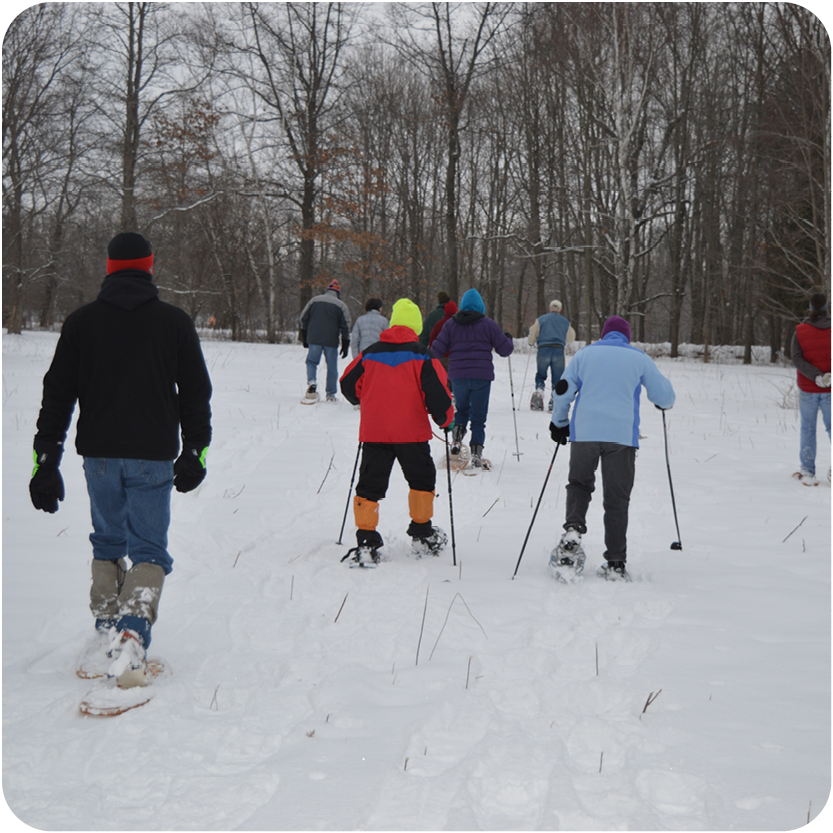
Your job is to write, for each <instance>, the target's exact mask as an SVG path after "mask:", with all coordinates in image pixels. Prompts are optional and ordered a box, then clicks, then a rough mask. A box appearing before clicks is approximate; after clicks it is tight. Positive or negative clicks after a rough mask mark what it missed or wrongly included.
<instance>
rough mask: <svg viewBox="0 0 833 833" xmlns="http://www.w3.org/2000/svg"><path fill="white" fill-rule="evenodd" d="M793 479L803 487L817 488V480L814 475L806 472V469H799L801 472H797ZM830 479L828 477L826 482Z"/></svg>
mask: <svg viewBox="0 0 833 833" xmlns="http://www.w3.org/2000/svg"><path fill="white" fill-rule="evenodd" d="M793 477H794V478H795V479H796V480H798V481H799V482H800V483H801V484H802V485H803V486H818V485H819V480H818V478H817V477H816V476H815V474H813V473H811V472H809V471H807V470H806V469H801V471H797V472H796V473H795V474H794V475H793ZM829 479H830V478H829V477H828V480H829Z"/></svg>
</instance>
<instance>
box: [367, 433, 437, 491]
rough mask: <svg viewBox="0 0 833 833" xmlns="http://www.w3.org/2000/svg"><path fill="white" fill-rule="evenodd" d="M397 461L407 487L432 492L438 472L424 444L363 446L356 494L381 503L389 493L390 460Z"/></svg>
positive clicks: (429, 450)
mask: <svg viewBox="0 0 833 833" xmlns="http://www.w3.org/2000/svg"><path fill="white" fill-rule="evenodd" d="M394 460H398V461H399V465H400V467H401V468H402V474H404V475H405V480H407V482H408V485H409V486H410V487H411V488H412V489H414V490H416V491H418V492H433V491H434V487H435V486H436V483H437V469H436V467H435V466H434V460H433V458H432V457H431V449H430V446H429V445H428V443H427V442H424V443H364V444H363V445H362V462H361V466H359V482H358V485H357V486H356V494H357V495H358V496H359V497H362V498H365V499H366V500H375V501H377V502H378V501H380V500H381V499H382V498H383V497H384V496H385V495H386V494H387V491H388V484H389V483H390V473H391V470H392V469H393V461H394Z"/></svg>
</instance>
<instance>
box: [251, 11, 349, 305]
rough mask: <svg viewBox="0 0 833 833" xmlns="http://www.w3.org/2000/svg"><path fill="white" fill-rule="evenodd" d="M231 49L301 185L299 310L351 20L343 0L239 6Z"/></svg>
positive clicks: (309, 280) (307, 283) (311, 274)
mask: <svg viewBox="0 0 833 833" xmlns="http://www.w3.org/2000/svg"><path fill="white" fill-rule="evenodd" d="M240 26H241V30H242V31H241V33H240V37H239V40H238V41H237V43H236V44H235V48H236V49H237V50H238V51H240V52H243V53H246V54H249V55H250V56H252V58H253V61H254V63H255V64H256V66H257V74H256V75H254V76H253V77H252V78H250V79H249V83H251V84H252V87H253V89H254V91H255V94H256V95H257V98H258V100H259V101H260V103H261V104H262V105H263V108H264V110H263V113H262V114H261V115H260V118H261V120H262V121H265V122H269V123H271V124H274V125H276V126H277V127H278V129H279V130H280V131H281V133H282V134H283V138H284V139H285V140H286V142H287V144H288V146H289V150H290V153H291V156H292V161H293V162H294V164H295V166H296V169H297V173H298V174H299V176H300V185H299V187H298V189H297V191H296V194H295V196H293V197H292V199H293V200H294V201H295V202H296V204H297V205H298V208H299V210H300V214H301V225H300V232H299V236H300V244H299V248H300V258H299V266H298V283H299V286H300V296H301V297H300V307H303V306H304V304H305V303H306V301H307V300H309V298H310V297H311V295H312V286H313V282H314V279H315V238H314V227H315V223H316V217H317V210H318V207H319V206H318V201H319V190H318V188H319V178H320V176H321V173H322V171H323V170H324V169H325V168H326V166H327V165H328V162H329V160H328V158H327V148H326V142H325V137H326V135H327V133H328V131H330V130H331V129H332V128H333V126H334V124H335V123H336V122H337V121H338V120H339V119H340V118H341V117H342V115H343V114H342V113H341V111H340V109H339V105H340V101H341V96H342V95H343V93H344V88H343V85H342V79H343V75H344V52H345V50H346V48H347V45H348V43H349V39H350V27H351V18H350V15H349V13H348V10H347V8H346V7H345V5H344V4H342V3H286V4H280V5H276V4H271V3H264V4H259V3H245V4H243V7H242V16H241V20H240Z"/></svg>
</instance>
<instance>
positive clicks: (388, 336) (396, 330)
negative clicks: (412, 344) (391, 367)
mask: <svg viewBox="0 0 833 833" xmlns="http://www.w3.org/2000/svg"><path fill="white" fill-rule="evenodd" d="M416 340H417V334H416V333H415V332H414V331H413V329H412V328H411V327H409V326H408V325H407V324H395V325H394V326H393V327H388V329H387V330H382V333H381V335H380V336H379V341H387V342H388V343H389V344H407V343H408V342H409V341H416Z"/></svg>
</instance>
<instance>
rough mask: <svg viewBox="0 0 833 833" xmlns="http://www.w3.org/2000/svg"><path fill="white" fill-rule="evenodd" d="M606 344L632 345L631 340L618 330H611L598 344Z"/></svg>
mask: <svg viewBox="0 0 833 833" xmlns="http://www.w3.org/2000/svg"><path fill="white" fill-rule="evenodd" d="M602 341H603V342H605V343H606V344H630V343H631V342H630V339H629V338H628V337H627V336H626V335H625V334H624V333H620V332H619V331H618V330H611V331H610V332H609V333H605V335H604V336H602V338H600V339H599V341H597V342H596V344H599V343H600V342H602Z"/></svg>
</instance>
